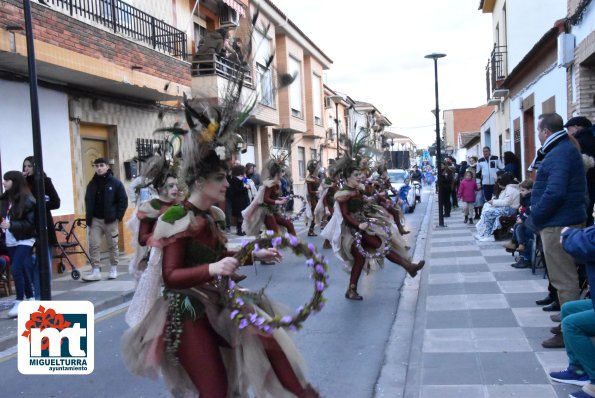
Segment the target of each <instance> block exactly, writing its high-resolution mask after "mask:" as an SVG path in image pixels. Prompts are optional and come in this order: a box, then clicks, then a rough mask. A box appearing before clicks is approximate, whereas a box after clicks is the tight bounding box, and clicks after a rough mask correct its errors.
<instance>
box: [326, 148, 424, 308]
mask: <svg viewBox="0 0 595 398" xmlns="http://www.w3.org/2000/svg"><path fill="white" fill-rule="evenodd" d="M338 163H339V162H338ZM336 168H337V170H338V171H340V172H342V174H343V178H345V181H346V183H345V185H344V186H343V188H342V189H341V190H339V191H338V192H337V193H336V194H335V201H336V202H335V212H334V214H333V218H332V219H331V221H330V222H329V224H328V225H327V226H326V228H325V229H324V231H323V233H322V235H323V236H324V237H325V238H326V239H329V240H331V242H332V245H333V250H334V251H335V254H336V255H337V256H338V257H339V258H340V259H342V260H343V261H344V263H346V265H347V266H348V267H351V274H350V275H351V276H350V279H349V287H348V288H347V291H346V292H345V298H347V299H350V300H363V297H362V296H361V295H360V294H359V293H358V292H357V283H358V281H359V278H360V275H361V273H362V271H363V270H364V268H367V269H368V270H370V269H374V268H375V267H376V266H382V258H369V257H367V256H364V255H363V254H362V253H360V251H359V250H358V248H357V245H356V241H355V238H354V233H355V232H359V233H361V235H362V238H361V246H362V248H363V250H364V251H365V252H369V253H370V252H375V251H377V250H378V249H379V248H381V246H382V245H383V244H386V245H389V246H390V250H388V252H387V253H386V255H385V257H386V258H387V259H388V260H389V261H391V262H393V263H395V264H398V265H400V266H401V267H403V268H405V270H406V271H407V273H408V274H409V275H411V277H415V276H416V275H417V272H418V271H419V270H420V269H422V268H423V266H424V264H425V262H424V261H420V262H419V263H418V264H414V263H412V262H411V260H410V258H409V257H408V255H407V252H406V250H405V249H404V248H403V247H402V246H400V245H398V244H396V243H395V239H394V237H393V238H392V239H389V237H388V234H387V233H386V230H385V229H384V227H382V226H381V225H380V221H381V220H382V217H381V216H376V217H374V216H372V217H374V218H375V219H377V220H379V223H377V224H371V223H369V222H367V221H366V220H367V219H369V218H371V216H370V214H372V213H374V211H371V212H370V211H367V208H368V207H369V205H367V203H366V201H365V199H364V196H363V195H362V192H361V189H362V188H363V187H362V186H361V183H360V180H361V177H362V176H361V172H360V170H359V168H358V167H357V162H356V161H355V160H353V159H344V160H343V161H342V162H341V164H338V165H337V166H336ZM386 228H392V227H391V226H387V227H386Z"/></svg>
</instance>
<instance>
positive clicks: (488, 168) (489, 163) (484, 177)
mask: <svg viewBox="0 0 595 398" xmlns="http://www.w3.org/2000/svg"><path fill="white" fill-rule="evenodd" d="M503 168H504V165H503V164H502V162H501V161H500V159H498V156H495V155H492V152H491V150H490V147H488V146H485V147H483V157H482V158H481V159H479V161H478V162H477V173H476V174H477V176H478V178H481V187H482V190H483V196H484V199H485V200H486V201H489V200H491V199H492V196H493V194H494V186H495V185H496V180H497V174H496V173H497V172H498V170H502V169H503Z"/></svg>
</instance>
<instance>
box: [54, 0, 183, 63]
mask: <svg viewBox="0 0 595 398" xmlns="http://www.w3.org/2000/svg"><path fill="white" fill-rule="evenodd" d="M45 3H48V5H50V4H51V7H52V8H61V9H62V10H64V11H65V12H66V13H69V14H70V15H71V16H72V17H76V18H81V19H86V20H88V21H91V22H94V23H97V24H100V25H103V26H106V27H108V28H109V29H111V30H112V31H113V32H114V33H119V34H121V35H124V36H127V37H129V38H131V39H133V40H136V41H140V42H142V43H146V44H148V45H150V46H151V47H152V48H153V49H155V50H157V51H161V52H163V53H166V54H169V55H172V56H174V57H178V58H181V59H186V34H185V33H184V32H182V31H181V30H179V29H176V28H174V27H173V26H171V25H168V24H166V23H165V22H163V21H161V20H159V19H156V18H155V17H153V16H152V15H149V14H147V13H146V12H144V11H141V10H139V9H138V8H135V7H133V6H131V5H130V4H127V3H125V2H124V1H122V0H45Z"/></svg>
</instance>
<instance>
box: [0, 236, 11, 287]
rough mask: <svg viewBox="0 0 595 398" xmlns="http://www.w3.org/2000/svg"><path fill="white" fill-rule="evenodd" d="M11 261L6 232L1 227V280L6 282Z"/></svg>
mask: <svg viewBox="0 0 595 398" xmlns="http://www.w3.org/2000/svg"><path fill="white" fill-rule="evenodd" d="M9 262H10V257H9V256H8V248H7V247H6V236H5V234H4V232H3V231H2V230H1V229H0V281H2V282H4V283H6V282H7V279H6V275H5V272H6V266H7V265H8V263H9Z"/></svg>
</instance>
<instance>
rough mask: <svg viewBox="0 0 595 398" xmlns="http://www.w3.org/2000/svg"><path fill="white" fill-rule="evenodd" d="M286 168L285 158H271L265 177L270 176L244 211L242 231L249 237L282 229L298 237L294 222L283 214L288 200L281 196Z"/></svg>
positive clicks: (264, 173)
mask: <svg viewBox="0 0 595 398" xmlns="http://www.w3.org/2000/svg"><path fill="white" fill-rule="evenodd" d="M284 167H285V156H284V155H282V156H280V157H277V158H271V159H269V161H268V162H267V164H266V166H265V169H264V170H263V173H262V174H263V175H268V178H266V179H265V180H264V181H263V183H262V186H261V187H260V188H259V190H258V193H257V194H256V197H255V198H254V200H253V201H252V203H250V205H249V206H248V207H246V209H244V211H242V217H244V222H243V224H242V229H243V230H244V232H246V234H247V235H251V236H256V235H259V234H260V232H264V231H265V230H268V231H273V232H275V233H280V232H281V229H280V227H283V228H285V230H287V232H288V233H290V234H291V235H293V236H297V234H296V232H295V227H294V226H293V222H291V220H289V219H288V218H286V217H284V216H283V214H281V209H280V206H285V204H286V203H287V198H286V197H282V196H281V171H282V170H283V168H284Z"/></svg>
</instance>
